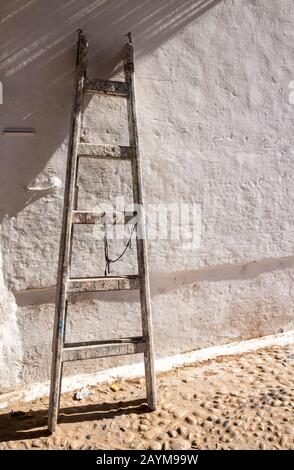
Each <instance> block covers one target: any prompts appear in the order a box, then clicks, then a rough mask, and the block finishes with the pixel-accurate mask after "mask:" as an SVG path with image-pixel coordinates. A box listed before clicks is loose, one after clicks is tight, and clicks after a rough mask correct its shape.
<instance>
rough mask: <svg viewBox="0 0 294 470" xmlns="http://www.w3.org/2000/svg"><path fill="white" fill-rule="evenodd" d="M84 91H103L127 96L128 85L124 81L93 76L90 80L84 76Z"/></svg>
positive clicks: (108, 93)
mask: <svg viewBox="0 0 294 470" xmlns="http://www.w3.org/2000/svg"><path fill="white" fill-rule="evenodd" d="M85 92H86V93H103V94H106V95H114V96H123V97H125V98H127V96H128V85H127V84H126V83H125V82H117V81H114V80H101V79H99V78H95V79H92V80H90V79H89V78H86V81H85Z"/></svg>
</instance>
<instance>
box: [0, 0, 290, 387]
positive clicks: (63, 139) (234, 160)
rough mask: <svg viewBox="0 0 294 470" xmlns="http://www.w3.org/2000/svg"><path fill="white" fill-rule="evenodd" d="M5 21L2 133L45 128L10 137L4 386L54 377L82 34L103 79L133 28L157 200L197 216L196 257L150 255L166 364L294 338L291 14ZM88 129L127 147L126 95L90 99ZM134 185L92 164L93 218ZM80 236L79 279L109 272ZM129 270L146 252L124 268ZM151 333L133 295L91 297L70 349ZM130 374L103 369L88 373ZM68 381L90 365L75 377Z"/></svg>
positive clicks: (178, 248) (157, 246)
mask: <svg viewBox="0 0 294 470" xmlns="http://www.w3.org/2000/svg"><path fill="white" fill-rule="evenodd" d="M0 11H1V14H2V16H1V19H0V25H1V28H0V44H1V63H0V79H1V80H2V82H3V86H4V104H3V105H1V106H0V127H1V130H3V129H4V128H5V127H11V126H15V127H23V126H25V127H34V128H35V129H36V134H35V135H34V136H31V137H28V136H8V135H1V136H0V151H1V172H0V222H1V258H2V259H1V263H0V289H1V291H0V292H1V294H0V327H1V336H0V341H1V344H0V346H1V347H0V354H1V357H0V365H1V382H0V392H5V391H9V390H13V389H19V388H21V387H22V386H24V385H25V384H28V383H33V382H37V381H42V380H45V379H48V377H49V372H50V346H51V336H52V322H53V315H54V294H55V280H56V268H57V261H58V243H59V236H60V229H61V227H60V221H61V212H62V197H63V183H64V174H65V164H66V154H67V142H68V123H69V116H70V108H71V96H72V75H73V68H74V61H75V44H76V30H77V29H78V28H81V27H82V28H83V30H84V32H85V33H86V34H87V35H88V37H89V43H90V75H91V76H92V77H95V76H96V77H105V78H108V77H110V76H111V75H112V72H113V70H114V69H115V68H116V67H117V66H118V62H119V57H120V53H121V48H122V45H123V44H124V42H125V38H124V34H125V33H126V32H127V31H129V30H130V31H132V32H133V36H134V42H135V50H136V91H137V101H138V119H139V132H140V142H141V151H142V159H143V181H144V188H145V196H146V200H147V201H148V202H152V203H159V202H161V203H174V202H179V201H181V202H186V203H190V204H192V203H197V204H199V206H200V207H201V229H202V233H201V245H200V247H199V248H197V249H195V250H190V251H189V250H188V251H187V250H184V249H183V246H182V243H167V242H166V241H160V242H159V243H151V244H150V270H151V273H150V277H151V288H152V304H153V313H154V333H155V348H156V355H157V356H158V357H160V356H166V355H171V354H176V353H179V352H184V351H189V350H193V349H198V348H202V347H206V346H210V345H218V344H224V343H228V342H230V341H234V340H238V339H246V338H251V337H258V336H262V335H266V334H274V333H278V332H279V331H282V330H284V331H286V330H290V329H292V328H293V325H294V321H293V307H294V300H293V295H294V291H293V276H294V255H293V241H294V235H293V233H294V232H293V228H294V221H293V215H294V214H293V207H294V205H293V197H294V196H293V195H294V182H293V181H294V178H293V175H294V172H293V170H294V168H293V167H294V153H293V148H294V147H293V141H294V137H293V119H294V105H291V104H290V102H289V83H290V82H291V80H293V79H294V31H293V25H292V24H291V22H292V20H293V15H294V5H293V2H292V1H291V0H283V1H278V0H220V1H211V0H207V1H206V0H202V1H196V0H193V1H192V0H185V1H184V0H177V1H175V0H168V1H154V0H149V1H146V0H144V1H143V0H142V1H141V0H138V1H135V0H123V1H118V0H115V1H114V0H106V1H102V0H82V1H80V0H79V1H78V0H66V1H63V2H60V1H58V0H51V1H50V2H47V1H42V0H22V1H18V0H16V1H14V2H8V3H7V2H1V7H0ZM83 123H84V127H85V131H84V134H83V138H84V140H85V141H88V142H111V143H124V142H126V134H125V132H124V128H125V125H126V118H125V110H124V109H123V107H122V105H121V103H120V102H118V101H117V100H115V99H112V100H110V101H109V100H108V101H106V100H105V99H103V98H99V99H98V98H97V97H96V98H95V97H93V98H91V100H88V101H87V106H86V109H85V114H84V122H83ZM119 171H121V173H119ZM121 175H122V177H121ZM110 188H112V189H110ZM129 191H130V186H129V180H128V178H127V168H121V169H120V170H119V169H118V167H117V165H114V164H109V163H107V164H106V163H104V164H103V165H102V166H100V168H99V165H98V164H97V162H96V163H92V164H91V166H89V167H88V169H85V168H82V171H81V206H83V208H85V209H86V208H90V207H91V206H92V207H93V204H95V203H97V201H99V200H101V199H104V200H105V199H107V198H113V197H114V196H115V195H121V194H122V193H123V194H124V195H129V194H130V193H129ZM91 192H92V196H91V194H90V193H91ZM86 201H87V202H86ZM76 241H77V244H76V250H75V251H74V254H75V255H77V253H78V252H79V253H80V260H81V261H80V263H77V262H75V263H74V269H73V271H74V274H79V275H86V274H89V275H95V274H102V271H103V269H104V265H103V260H102V256H101V255H102V251H101V249H102V245H101V244H100V243H98V242H97V241H95V239H94V237H93V232H92V228H91V229H89V228H87V229H86V228H85V227H81V228H80V229H79V231H78V233H77V236H76ZM76 259H77V258H76ZM133 262H134V252H132V256H131V257H130V258H129V261H128V262H127V263H126V262H124V263H121V264H120V265H119V266H118V272H126V270H127V269H134V263H133ZM139 332H140V322H139V310H138V304H137V297H136V295H135V294H134V293H132V294H123V295H122V294H121V293H120V294H109V293H105V294H99V295H98V294H95V295H92V296H85V297H84V298H82V300H81V301H79V302H76V303H75V304H73V305H72V306H71V309H70V315H69V329H68V332H67V334H68V337H70V338H71V339H84V340H86V339H94V338H96V339H101V338H104V339H105V338H109V337H115V336H120V335H129V334H138V333H139ZM123 362H126V359H124V360H118V359H111V360H103V361H97V362H96V361H92V362H90V363H89V364H87V365H86V370H88V371H89V370H97V369H98V368H105V367H109V366H112V365H117V364H121V363H123ZM83 366H85V364H83ZM74 371H81V369H80V367H79V365H73V366H71V368H67V373H68V374H71V373H73V372H74Z"/></svg>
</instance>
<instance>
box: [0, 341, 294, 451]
mask: <svg viewBox="0 0 294 470" xmlns="http://www.w3.org/2000/svg"><path fill="white" fill-rule="evenodd" d="M157 388H158V408H157V410H156V411H155V412H149V411H148V409H147V408H146V405H145V404H144V398H143V397H144V380H143V379H137V380H131V381H118V382H116V383H115V384H111V385H110V384H103V385H97V386H95V387H91V388H90V391H91V394H90V395H89V396H88V397H87V398H85V399H84V400H82V401H77V400H75V399H74V394H65V395H63V396H62V400H61V411H60V424H59V426H58V431H57V432H56V433H55V434H54V435H49V434H48V432H47V431H46V421H47V406H48V400H47V399H44V398H43V399H39V400H36V401H34V402H31V403H21V404H18V405H15V406H14V408H13V410H12V409H2V410H0V449H31V448H32V449H158V450H160V449H175V450H177V449H294V412H293V407H294V347H293V348H289V347H283V348H281V347H274V348H270V349H264V350H260V351H256V352H252V353H248V354H243V355H240V356H230V357H223V358H219V359H216V360H212V361H207V362H203V363H200V364H199V363H198V364H193V365H189V366H185V367H181V368H178V369H174V370H173V371H171V372H169V373H165V374H159V375H158V378H157ZM19 412H21V413H19Z"/></svg>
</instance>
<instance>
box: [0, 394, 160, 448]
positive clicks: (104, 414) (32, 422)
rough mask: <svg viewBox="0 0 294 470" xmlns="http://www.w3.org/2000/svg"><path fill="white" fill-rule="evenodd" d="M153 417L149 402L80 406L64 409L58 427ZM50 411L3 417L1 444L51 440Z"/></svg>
mask: <svg viewBox="0 0 294 470" xmlns="http://www.w3.org/2000/svg"><path fill="white" fill-rule="evenodd" d="M148 412H149V413H151V411H150V409H149V408H148V406H147V403H146V399H144V398H142V399H134V400H128V401H123V402H122V401H120V402H117V403H107V402H104V403H100V404H91V405H77V406H70V407H66V408H61V409H60V411H59V420H58V423H59V424H60V423H63V424H66V423H68V424H70V423H80V422H84V421H92V420H95V421H100V420H102V419H105V418H108V419H112V418H114V417H115V416H121V415H129V414H142V413H148ZM47 417H48V410H47V409H46V410H37V411H34V412H32V413H26V414H24V415H20V416H15V417H14V416H12V415H11V413H6V414H2V415H0V442H5V441H12V440H13V441H20V440H24V439H38V438H40V437H49V436H50V435H51V433H50V432H49V431H48V429H47Z"/></svg>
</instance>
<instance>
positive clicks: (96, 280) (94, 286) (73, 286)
mask: <svg viewBox="0 0 294 470" xmlns="http://www.w3.org/2000/svg"><path fill="white" fill-rule="evenodd" d="M139 287H140V278H139V276H137V275H129V276H120V277H114V276H109V277H105V276H104V277H85V278H81V279H68V281H67V292H68V293H79V292H100V291H115V290H132V289H133V290H134V289H139Z"/></svg>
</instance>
